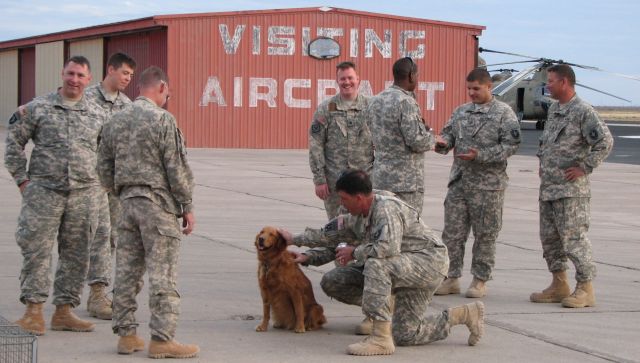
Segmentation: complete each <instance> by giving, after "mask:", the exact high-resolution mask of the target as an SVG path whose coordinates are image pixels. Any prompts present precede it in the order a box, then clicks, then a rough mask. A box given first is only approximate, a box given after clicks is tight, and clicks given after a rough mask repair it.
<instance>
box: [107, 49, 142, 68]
mask: <svg viewBox="0 0 640 363" xmlns="http://www.w3.org/2000/svg"><path fill="white" fill-rule="evenodd" d="M123 64H126V65H128V66H129V67H131V69H134V70H135V69H136V61H135V60H134V59H133V58H131V57H130V56H129V55H128V54H126V53H122V52H117V53H113V54H112V55H111V57H109V60H108V61H107V67H109V66H111V67H113V69H118V68H120V67H122V65H123Z"/></svg>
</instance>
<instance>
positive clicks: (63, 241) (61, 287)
mask: <svg viewBox="0 0 640 363" xmlns="http://www.w3.org/2000/svg"><path fill="white" fill-rule="evenodd" d="M101 190H102V187H99V186H91V187H87V188H83V189H76V190H72V191H66V192H63V191H55V190H52V189H47V188H45V187H42V186H40V185H38V184H36V183H34V182H31V183H29V184H28V185H27V187H26V188H25V190H24V192H23V194H22V208H21V211H20V216H19V217H18V228H17V231H16V242H17V243H18V246H19V247H20V250H21V252H22V257H23V262H22V271H21V273H20V289H21V293H20V301H22V303H27V302H32V303H43V302H45V301H46V300H47V297H48V296H49V288H50V286H51V251H52V250H53V246H54V244H55V242H56V237H57V242H58V266H57V268H56V274H55V280H54V282H53V304H54V305H63V304H71V305H72V306H73V307H76V306H78V305H79V304H80V296H81V294H82V289H83V285H84V279H85V277H86V275H87V268H88V265H89V241H92V240H93V238H94V235H95V233H96V228H97V224H98V203H99V201H98V195H99V194H100V191H101Z"/></svg>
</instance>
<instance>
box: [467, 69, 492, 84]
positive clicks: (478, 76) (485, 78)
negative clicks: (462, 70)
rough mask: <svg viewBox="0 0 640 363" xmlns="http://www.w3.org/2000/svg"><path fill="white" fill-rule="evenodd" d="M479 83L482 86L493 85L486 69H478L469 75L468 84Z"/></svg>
mask: <svg viewBox="0 0 640 363" xmlns="http://www.w3.org/2000/svg"><path fill="white" fill-rule="evenodd" d="M476 81H477V82H478V83H480V84H487V83H492V80H491V75H490V74H489V72H488V71H487V69H486V68H476V69H474V70H472V71H471V72H469V74H468V75H467V82H476Z"/></svg>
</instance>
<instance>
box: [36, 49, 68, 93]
mask: <svg viewBox="0 0 640 363" xmlns="http://www.w3.org/2000/svg"><path fill="white" fill-rule="evenodd" d="M63 64H64V42H63V41H60V42H51V43H42V44H36V96H42V95H45V94H47V93H51V92H54V91H55V90H56V89H58V87H60V86H61V85H62V76H61V74H62V66H63Z"/></svg>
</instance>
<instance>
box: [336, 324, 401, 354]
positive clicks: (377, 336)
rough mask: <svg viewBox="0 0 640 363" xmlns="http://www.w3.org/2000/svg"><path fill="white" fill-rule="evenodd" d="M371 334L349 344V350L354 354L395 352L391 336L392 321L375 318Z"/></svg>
mask: <svg viewBox="0 0 640 363" xmlns="http://www.w3.org/2000/svg"><path fill="white" fill-rule="evenodd" d="M372 325H373V327H372V329H371V335H369V336H368V337H366V338H364V340H363V341H361V342H359V343H355V344H351V345H349V347H348V348H347V352H348V353H349V354H352V355H389V354H393V352H395V350H396V347H395V345H393V337H392V336H391V322H390V321H380V320H374V321H373V324H372Z"/></svg>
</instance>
